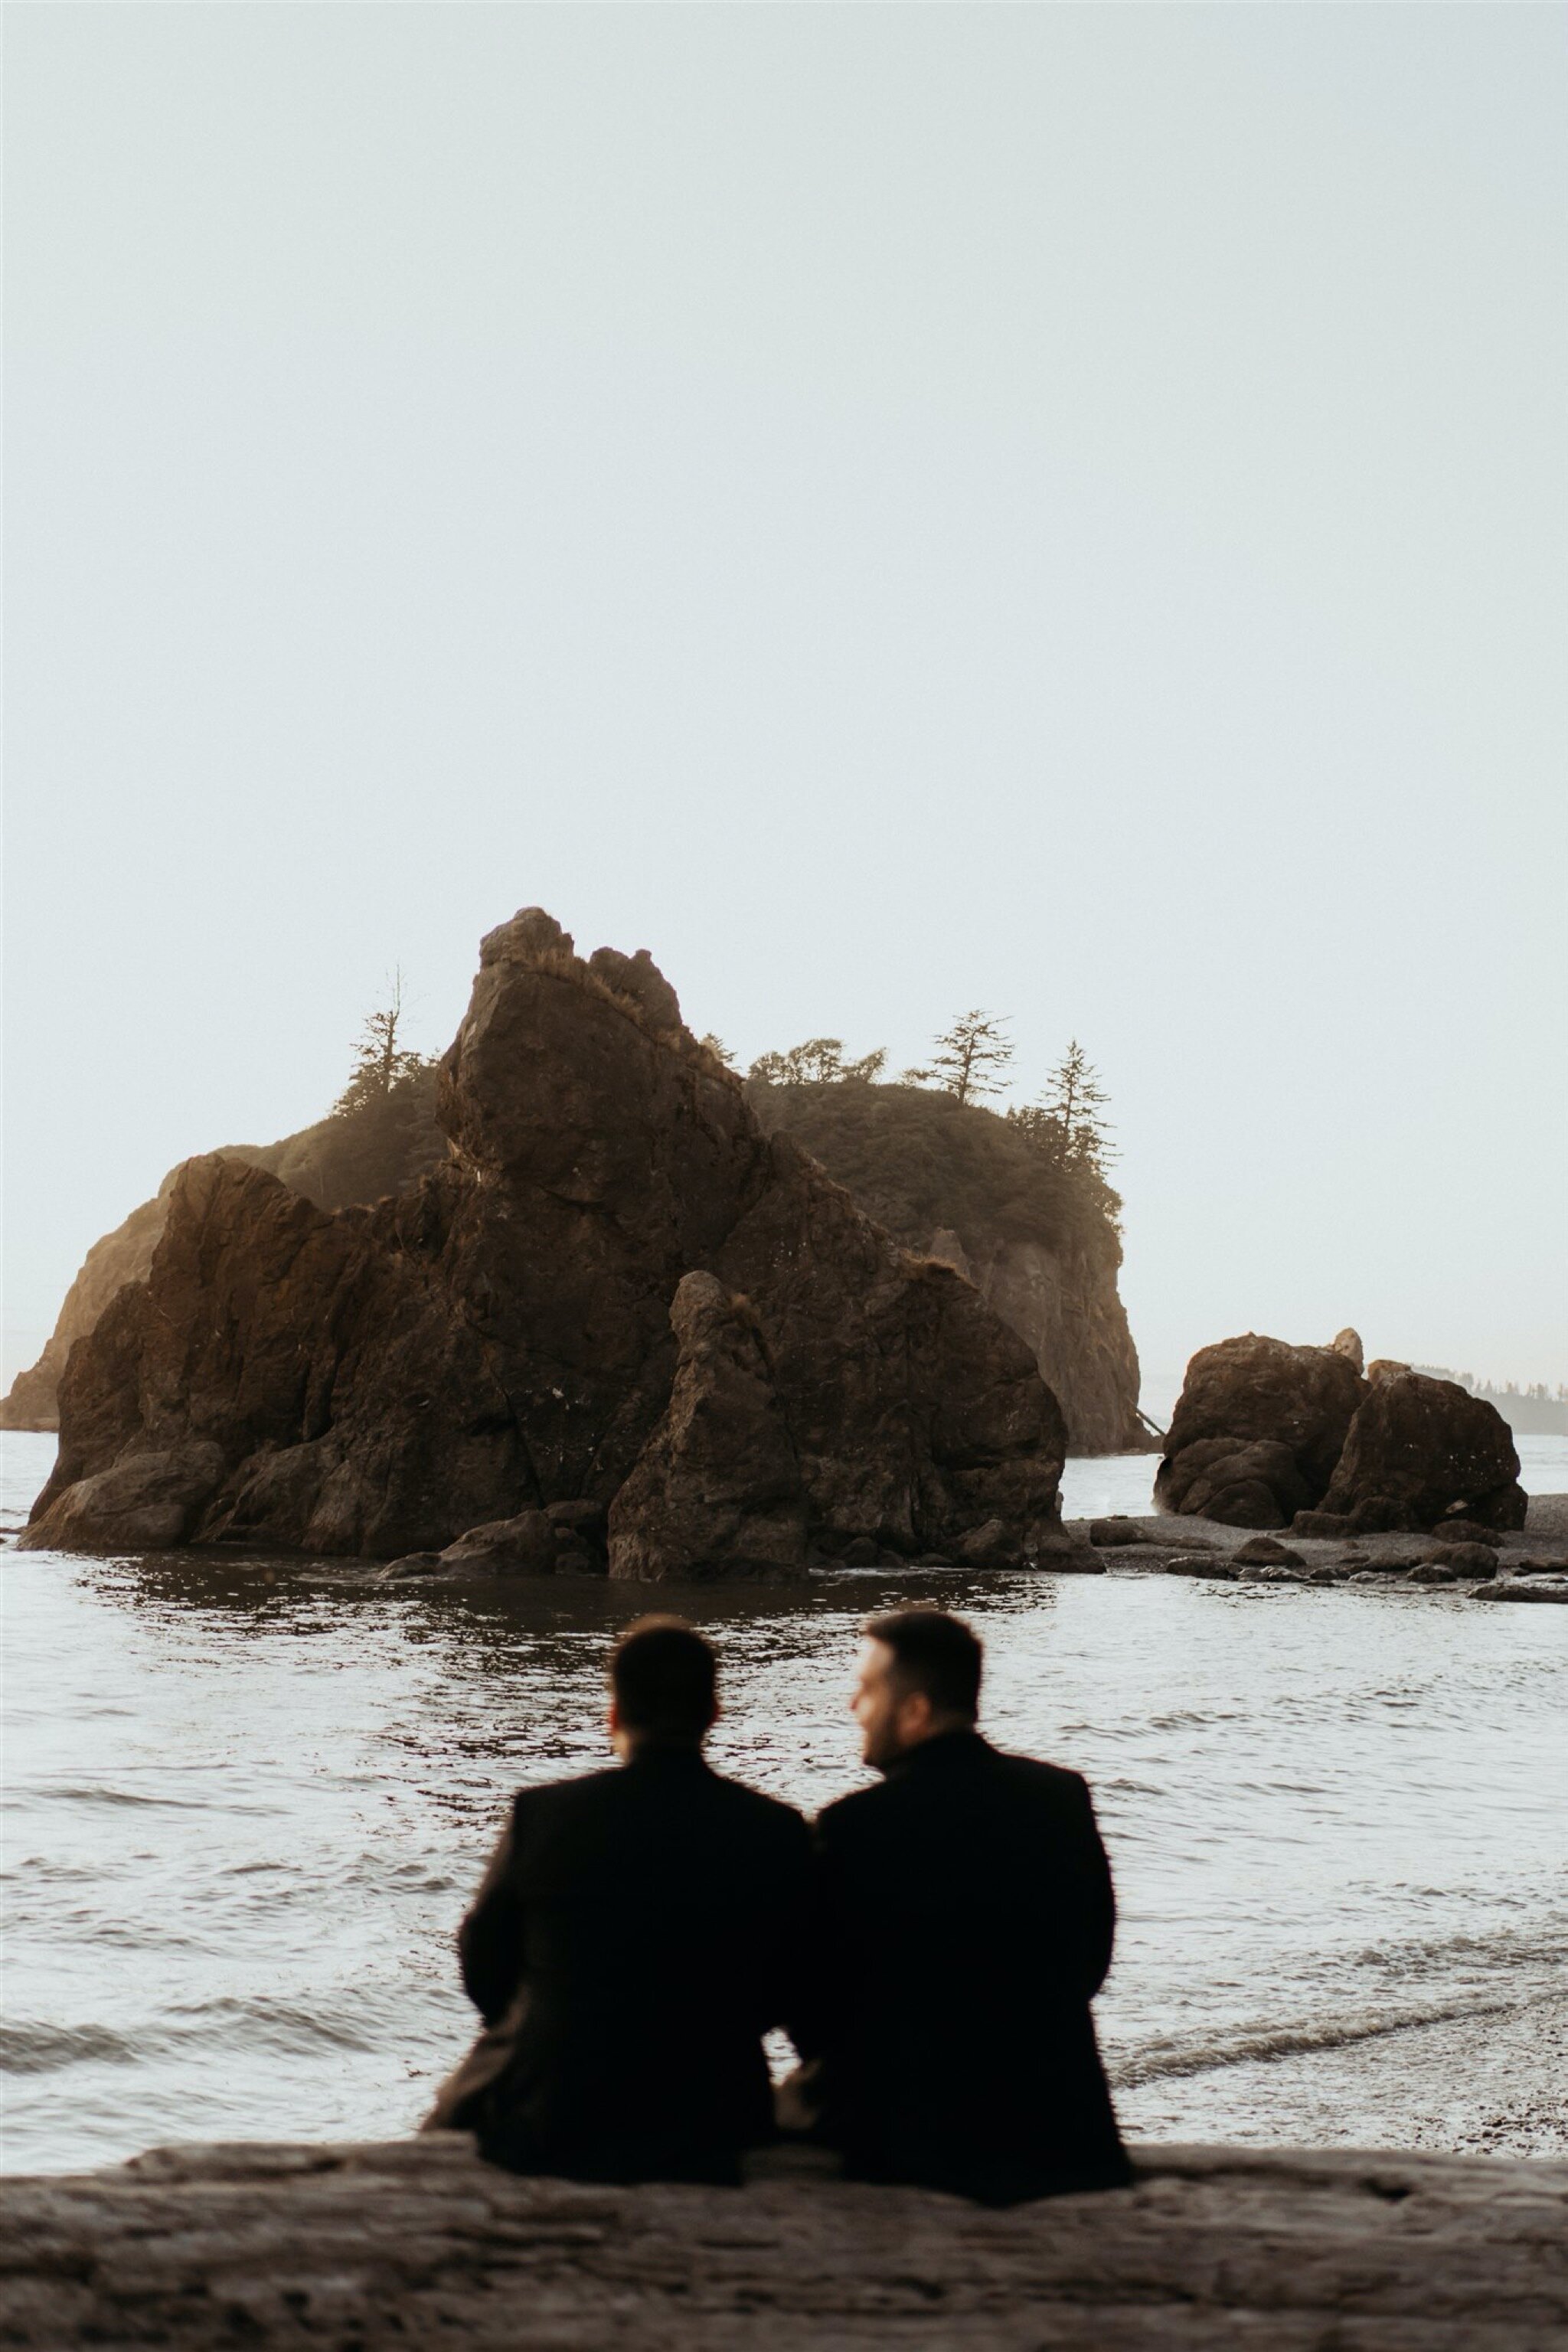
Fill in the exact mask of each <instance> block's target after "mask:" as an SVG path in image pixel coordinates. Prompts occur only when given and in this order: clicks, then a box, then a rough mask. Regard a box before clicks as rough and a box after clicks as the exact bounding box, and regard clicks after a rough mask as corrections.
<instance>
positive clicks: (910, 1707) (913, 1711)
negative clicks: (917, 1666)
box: [899, 1690, 933, 1731]
mask: <svg viewBox="0 0 1568 2352" xmlns="http://www.w3.org/2000/svg"><path fill="white" fill-rule="evenodd" d="M932 1713H933V1709H932V1706H931V1693H930V1691H923V1690H912V1691H906V1692H905V1693H904V1696H903V1697H902V1699H901V1700H900V1702H899V1724H900V1729H901V1730H907V1731H924V1730H925V1728H926V1727H927V1725H928V1724H929V1723H930V1721H931V1715H932Z"/></svg>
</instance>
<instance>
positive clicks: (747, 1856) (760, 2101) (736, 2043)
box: [426, 1617, 811, 2181]
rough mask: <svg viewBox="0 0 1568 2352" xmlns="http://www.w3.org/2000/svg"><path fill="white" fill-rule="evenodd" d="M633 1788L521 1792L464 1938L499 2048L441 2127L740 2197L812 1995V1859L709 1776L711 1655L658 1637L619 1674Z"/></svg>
mask: <svg viewBox="0 0 1568 2352" xmlns="http://www.w3.org/2000/svg"><path fill="white" fill-rule="evenodd" d="M610 1692H611V1699H610V1713H609V1728H610V1736H611V1738H612V1740H613V1742H614V1745H615V1748H616V1754H617V1755H618V1756H619V1758H620V1759H621V1761H620V1766H619V1769H609V1770H606V1771H602V1772H591V1773H587V1774H585V1775H584V1776H583V1777H582V1778H580V1779H577V1780H557V1781H553V1782H551V1783H550V1784H548V1785H547V1786H544V1787H541V1788H532V1789H523V1790H520V1792H519V1793H518V1795H517V1796H516V1797H515V1798H514V1799H513V1800H512V1806H511V1817H510V1822H509V1824H508V1826H507V1829H506V1832H505V1833H504V1835H503V1836H502V1838H501V1841H500V1845H499V1846H498V1847H497V1848H496V1851H495V1853H494V1855H493V1856H492V1858H491V1861H490V1864H489V1869H488V1870H487V1871H486V1873H485V1876H484V1883H483V1885H481V1886H480V1888H479V1894H478V1895H477V1897H476V1898H475V1901H474V1904H473V1906H472V1908H471V1909H470V1910H469V1912H468V1916H467V1917H466V1918H465V1920H464V1921H463V1924H462V1927H460V1928H459V1930H458V1951H459V1954H460V1956H461V1959H462V1968H463V1982H464V1985H465V1986H466V1987H467V1990H468V1997H469V1999H470V2000H472V2001H473V2003H474V2005H475V2007H476V2008H477V2009H478V2010H479V2013H480V2015H481V2016H482V2017H483V2019H484V2021H485V2026H486V2029H487V2030H486V2032H485V2034H484V2035H483V2036H482V2037H481V2039H480V2042H479V2044H478V2046H477V2047H476V2049H475V2051H474V2052H473V2053H472V2054H471V2055H470V2057H469V2059H468V2061H467V2062H465V2064H464V2065H463V2066H462V2067H460V2068H459V2069H458V2074H456V2075H455V2076H454V2077H453V2078H452V2080H451V2082H450V2083H449V2084H447V2086H446V2087H445V2088H444V2090H443V2092H442V2095H441V2096H440V2098H439V2099H438V2100H437V2107H436V2111H435V2113H434V2114H433V2115H432V2116H431V2117H430V2118H429V2123H428V2125H427V2126H426V2128H433V2127H440V2126H458V2127H462V2128H467V2129H469V2130H473V2131H476V2132H477V2133H478V2136H479V2146H480V2148H481V2150H482V2152H483V2153H484V2154H485V2155H486V2156H488V2157H489V2158H490V2159H491V2160H492V2161H493V2162H495V2163H498V2164H504V2165H507V2166H509V2167H510V2168H511V2169H512V2170H514V2171H518V2172H549V2173H559V2174H564V2175H566V2176H567V2177H568V2178H572V2179H582V2180H715V2181H732V2180H736V2179H739V2178H740V2165H741V2157H742V2152H743V2151H744V2150H745V2149H746V2148H747V2147H751V2146H752V2145H754V2144H755V2143H757V2142H758V2141H761V2140H764V2139H767V2138H770V2137H772V2134H773V2108H772V2100H771V2095H770V2092H769V2087H768V2069H767V2063H766V2060H765V2058H764V2055H763V2046H762V2038H763V2034H764V2033H765V2032H767V2031H768V2030H769V2029H770V2027H772V2026H773V2025H776V2024H778V2023H780V2022H781V2021H782V2020H783V2018H784V2011H785V2008H786V2006H787V2004H788V2002H789V2000H790V1999H791V1997H792V1995H793V1992H794V1984H795V1965H796V1955H797V1952H798V1949H799V1937H798V1928H799V1922H800V1921H801V1919H802V1917H803V1916H804V1914H805V1906H806V1901H807V1889H808V1884H809V1875H810V1866H811V1862H810V1839H809V1835H808V1832H807V1831H806V1827H805V1822H804V1821H803V1820H802V1818H801V1816H800V1815H799V1814H798V1813H797V1812H795V1811H793V1810H792V1809H791V1807H789V1806H788V1805H782V1804H779V1803H776V1802H775V1801H774V1800H773V1799H772V1798H771V1797H763V1796H759V1795H758V1794H757V1793H756V1792H755V1791H754V1790H751V1789H745V1788H742V1786H741V1785H740V1783H739V1782H738V1781H734V1780H723V1779H721V1777H720V1775H719V1774H718V1773H716V1772H714V1771H712V1770H711V1769H710V1768H709V1766H708V1764H707V1763H706V1762H705V1761H704V1759H703V1755H702V1742H703V1740H704V1738H706V1737H707V1734H708V1732H709V1731H710V1728H711V1727H712V1725H713V1723H714V1722H715V1720H716V1719H717V1717H718V1712H719V1703H718V1695H717V1687H716V1677H715V1669H714V1658H713V1653H712V1651H711V1650H710V1648H709V1646H708V1643H706V1642H705V1641H704V1640H703V1639H702V1637H701V1635H700V1634H699V1633H694V1632H693V1631H692V1629H691V1627H690V1626H689V1625H685V1624H682V1623H681V1622H679V1619H677V1618H673V1617H650V1618H647V1619H645V1620H644V1621H643V1622H642V1623H640V1624H638V1625H634V1626H633V1627H632V1628H631V1630H630V1632H629V1633H626V1635H625V1636H624V1637H623V1638H622V1640H621V1641H620V1643H618V1644H617V1646H616V1652H615V1654H614V1657H613V1659H612V1660H611V1665H610Z"/></svg>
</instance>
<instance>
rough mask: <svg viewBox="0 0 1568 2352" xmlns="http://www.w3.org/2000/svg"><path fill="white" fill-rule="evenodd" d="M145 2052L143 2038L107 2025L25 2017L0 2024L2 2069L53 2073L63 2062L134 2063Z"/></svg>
mask: <svg viewBox="0 0 1568 2352" xmlns="http://www.w3.org/2000/svg"><path fill="white" fill-rule="evenodd" d="M144 2055H145V2052H144V2050H143V2048H142V2044H141V2043H140V2042H136V2041H132V2039H131V2038H130V2037H129V2036H128V2035H126V2034H123V2033H113V2032H110V2029H109V2027H108V2026H107V2025H46V2024H42V2023H39V2022H37V2021H28V2020H26V2019H23V2018H7V2019H6V2020H5V2022H4V2023H3V2024H0V2071H3V2072H5V2074H53V2073H55V2072H56V2070H57V2069H58V2068H59V2067H61V2066H79V2065H81V2064H82V2063H85V2062H86V2061H87V2060H89V2059H96V2060H97V2061H98V2062H99V2063H100V2065H114V2066H134V2065H137V2064H139V2063H140V2062H141V2060H142V2057H143V2056H144Z"/></svg>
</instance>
